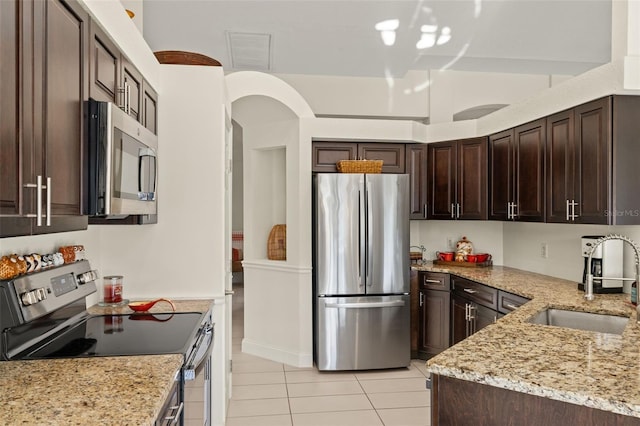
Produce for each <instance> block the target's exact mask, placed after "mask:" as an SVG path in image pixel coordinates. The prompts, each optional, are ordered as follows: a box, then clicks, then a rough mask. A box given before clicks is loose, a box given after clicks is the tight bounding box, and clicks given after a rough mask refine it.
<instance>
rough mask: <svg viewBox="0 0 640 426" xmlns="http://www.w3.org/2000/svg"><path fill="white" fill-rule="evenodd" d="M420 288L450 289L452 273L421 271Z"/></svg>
mask: <svg viewBox="0 0 640 426" xmlns="http://www.w3.org/2000/svg"><path fill="white" fill-rule="evenodd" d="M420 288H427V289H430V290H445V291H449V290H451V280H450V275H449V274H445V273H442V272H420Z"/></svg>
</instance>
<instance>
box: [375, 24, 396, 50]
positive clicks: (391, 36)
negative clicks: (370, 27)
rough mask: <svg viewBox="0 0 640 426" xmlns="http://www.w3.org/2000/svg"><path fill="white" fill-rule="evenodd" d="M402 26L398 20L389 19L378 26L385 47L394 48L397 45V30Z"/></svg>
mask: <svg viewBox="0 0 640 426" xmlns="http://www.w3.org/2000/svg"><path fill="white" fill-rule="evenodd" d="M399 26H400V21H399V20H398V19H387V20H385V21H380V22H378V23H377V24H376V26H375V28H376V30H378V31H380V36H381V37H382V42H383V43H384V45H385V46H393V45H394V44H395V43H396V30H397V29H398V27H399Z"/></svg>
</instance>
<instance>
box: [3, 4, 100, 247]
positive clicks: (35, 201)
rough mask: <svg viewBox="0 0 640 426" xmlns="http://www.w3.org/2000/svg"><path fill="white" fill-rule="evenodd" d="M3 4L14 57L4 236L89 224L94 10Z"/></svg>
mask: <svg viewBox="0 0 640 426" xmlns="http://www.w3.org/2000/svg"><path fill="white" fill-rule="evenodd" d="M0 8H1V9H0V12H1V18H0V19H1V20H2V58H3V59H2V63H3V65H4V64H12V65H14V66H13V67H4V66H3V67H0V68H2V71H1V72H2V76H1V78H2V85H1V86H2V87H3V89H2V94H3V99H2V121H1V124H0V125H1V126H2V129H3V137H2V138H1V142H0V143H1V149H2V156H1V158H2V160H0V162H1V164H0V166H1V168H2V184H0V212H1V213H2V217H0V236H3V237H8V236H19V235H30V234H44V233H51V232H61V231H70V230H78V229H86V227H87V217H86V216H83V215H82V210H83V209H82V207H83V206H82V190H83V188H82V182H83V160H84V159H83V155H84V154H83V148H82V145H83V136H84V119H83V114H84V105H85V101H86V100H87V98H88V93H89V84H88V75H89V74H88V69H87V68H88V67H87V65H88V62H89V61H88V57H89V16H88V14H87V13H86V12H85V11H84V10H83V9H82V8H81V7H80V5H79V4H78V3H77V2H75V1H73V0H68V1H67V0H65V1H63V0H52V1H20V2H15V1H3V2H0ZM5 55H6V56H5ZM9 68H11V69H9ZM5 78H6V79H7V80H8V81H12V82H13V84H11V85H9V86H10V87H6V86H7V85H6V84H5V83H6V81H7V80H5ZM5 93H6V94H7V98H6V99H5V98H4V95H5ZM5 107H6V110H5ZM5 114H6V115H5ZM5 129H6V130H7V133H6V134H7V135H8V137H6V138H5V133H4V131H5Z"/></svg>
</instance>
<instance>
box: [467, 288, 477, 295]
mask: <svg viewBox="0 0 640 426" xmlns="http://www.w3.org/2000/svg"><path fill="white" fill-rule="evenodd" d="M463 291H465V292H466V293H470V294H476V293H477V292H478V290H474V289H472V288H465V289H464V290H463Z"/></svg>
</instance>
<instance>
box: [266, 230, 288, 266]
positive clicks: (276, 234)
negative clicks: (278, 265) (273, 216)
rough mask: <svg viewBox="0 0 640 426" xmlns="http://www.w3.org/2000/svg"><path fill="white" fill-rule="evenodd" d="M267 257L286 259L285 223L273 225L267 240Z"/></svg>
mask: <svg viewBox="0 0 640 426" xmlns="http://www.w3.org/2000/svg"><path fill="white" fill-rule="evenodd" d="M267 258H269V259H270V260H287V225H274V226H273V228H271V232H270V233H269V239H268V240H267Z"/></svg>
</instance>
